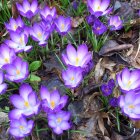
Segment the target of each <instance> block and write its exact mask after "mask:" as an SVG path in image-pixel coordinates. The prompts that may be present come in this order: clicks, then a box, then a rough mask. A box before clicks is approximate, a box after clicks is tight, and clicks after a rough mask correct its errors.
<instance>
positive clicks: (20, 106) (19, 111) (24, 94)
mask: <svg viewBox="0 0 140 140" xmlns="http://www.w3.org/2000/svg"><path fill="white" fill-rule="evenodd" d="M19 93H20V95H16V94H14V95H12V96H11V97H10V101H11V103H12V104H13V105H14V107H16V109H14V110H12V111H11V112H10V113H9V118H10V119H13V118H20V117H21V116H22V115H24V116H32V115H34V114H38V112H39V107H40V101H39V100H38V99H37V96H36V93H35V92H34V91H33V90H32V88H31V86H30V85H28V84H22V85H21V86H20V89H19Z"/></svg>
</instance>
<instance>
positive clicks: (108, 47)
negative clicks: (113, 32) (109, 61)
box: [99, 40, 134, 56]
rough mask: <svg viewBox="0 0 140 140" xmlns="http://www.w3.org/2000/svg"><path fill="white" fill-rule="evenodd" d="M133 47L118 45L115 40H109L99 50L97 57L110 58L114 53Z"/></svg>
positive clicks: (130, 45)
mask: <svg viewBox="0 0 140 140" xmlns="http://www.w3.org/2000/svg"><path fill="white" fill-rule="evenodd" d="M133 47H134V46H133V45H132V44H122V45H119V44H118V43H117V42H116V41H115V40H109V41H108V42H106V44H105V45H104V46H103V47H102V48H101V50H100V51H99V55H102V56H111V55H113V54H114V53H116V52H118V51H122V50H126V49H130V48H133Z"/></svg>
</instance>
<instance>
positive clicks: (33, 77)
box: [29, 74, 41, 82]
mask: <svg viewBox="0 0 140 140" xmlns="http://www.w3.org/2000/svg"><path fill="white" fill-rule="evenodd" d="M40 81H41V78H40V77H39V76H37V75H35V74H30V76H29V82H40Z"/></svg>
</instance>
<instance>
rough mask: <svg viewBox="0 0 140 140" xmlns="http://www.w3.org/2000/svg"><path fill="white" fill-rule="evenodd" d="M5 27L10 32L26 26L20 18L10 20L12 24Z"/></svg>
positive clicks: (6, 24)
mask: <svg viewBox="0 0 140 140" xmlns="http://www.w3.org/2000/svg"><path fill="white" fill-rule="evenodd" d="M5 26H6V29H7V30H8V31H17V30H18V29H21V28H22V27H23V26H24V23H23V21H22V19H21V18H20V17H18V18H17V19H13V18H10V22H9V23H5Z"/></svg>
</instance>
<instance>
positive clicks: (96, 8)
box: [87, 0, 112, 17]
mask: <svg viewBox="0 0 140 140" xmlns="http://www.w3.org/2000/svg"><path fill="white" fill-rule="evenodd" d="M87 3H88V8H89V12H90V13H91V14H92V15H95V16H96V17H99V16H102V15H106V14H108V13H110V12H111V11H112V8H108V7H109V4H110V0H88V1H87Z"/></svg>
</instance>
